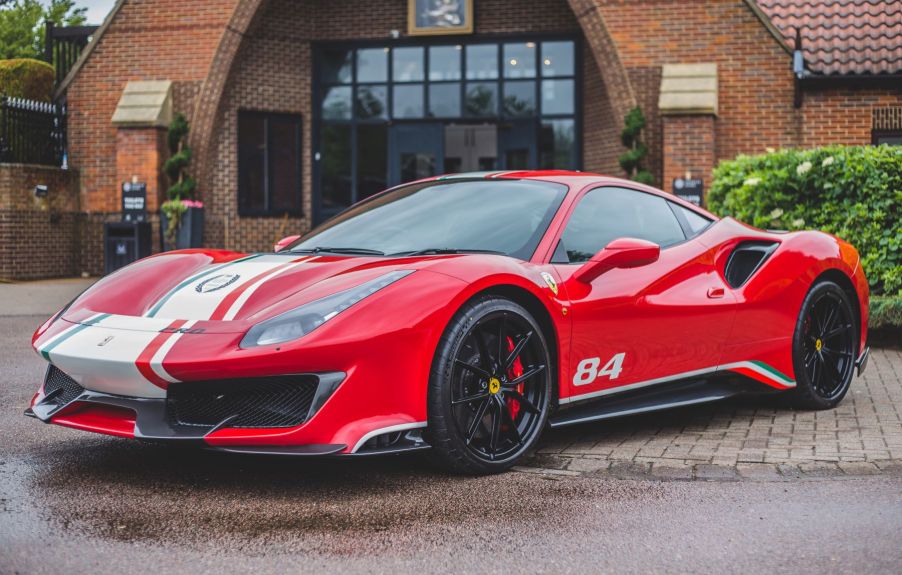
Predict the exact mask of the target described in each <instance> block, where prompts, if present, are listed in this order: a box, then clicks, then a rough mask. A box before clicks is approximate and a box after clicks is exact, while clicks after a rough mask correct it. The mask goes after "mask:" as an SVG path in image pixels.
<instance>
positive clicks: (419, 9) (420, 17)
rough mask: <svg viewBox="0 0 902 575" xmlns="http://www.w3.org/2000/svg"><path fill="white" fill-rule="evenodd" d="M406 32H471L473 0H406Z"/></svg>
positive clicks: (424, 33)
mask: <svg viewBox="0 0 902 575" xmlns="http://www.w3.org/2000/svg"><path fill="white" fill-rule="evenodd" d="M407 33H408V34H410V35H412V36H422V35H428V34H472V33H473V0H407Z"/></svg>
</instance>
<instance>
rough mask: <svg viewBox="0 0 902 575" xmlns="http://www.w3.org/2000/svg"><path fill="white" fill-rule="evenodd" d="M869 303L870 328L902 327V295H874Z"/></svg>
mask: <svg viewBox="0 0 902 575" xmlns="http://www.w3.org/2000/svg"><path fill="white" fill-rule="evenodd" d="M870 303H871V305H870V309H869V316H870V317H869V318H868V327H869V328H870V329H887V328H902V297H894V296H889V297H888V296H876V297H872V298H871V302H870Z"/></svg>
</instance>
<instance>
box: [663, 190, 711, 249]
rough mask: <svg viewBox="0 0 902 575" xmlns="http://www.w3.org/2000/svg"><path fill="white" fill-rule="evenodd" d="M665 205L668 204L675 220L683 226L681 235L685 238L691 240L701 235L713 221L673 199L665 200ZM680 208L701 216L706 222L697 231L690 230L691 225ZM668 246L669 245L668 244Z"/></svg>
mask: <svg viewBox="0 0 902 575" xmlns="http://www.w3.org/2000/svg"><path fill="white" fill-rule="evenodd" d="M667 205H668V206H670V211H672V212H673V215H674V216H676V219H677V222H679V224H680V227H681V228H683V235H685V236H686V240H691V239H692V238H697V237H698V236H700V235H702V234H703V233H705V232H706V231H708V230H709V229H710V228H711V224H713V223H714V220H712V219H711V218H709V217H708V216H706V215H705V214H700V213H698V212H697V211H695V210H692V209H689V208H687V207H686V206H683V205H681V204H678V203H676V202H674V201H673V200H667ZM680 210H686V211H688V212H692V213H693V214H695V215H697V216H698V217H700V218H702V219H703V220H706V221H707V222H708V223H707V224H705V227H703V228H702V229H700V230H698V231H697V232H694V231H692V226H691V225H690V224H689V220H688V219H687V218H686V216H685V215H684V214H683V212H681V211H680ZM673 245H679V244H673ZM668 247H670V246H668ZM662 249H666V248H662Z"/></svg>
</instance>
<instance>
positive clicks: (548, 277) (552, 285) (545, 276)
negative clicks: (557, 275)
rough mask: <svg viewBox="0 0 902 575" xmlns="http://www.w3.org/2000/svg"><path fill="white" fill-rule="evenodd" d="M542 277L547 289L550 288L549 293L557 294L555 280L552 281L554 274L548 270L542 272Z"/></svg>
mask: <svg viewBox="0 0 902 575" xmlns="http://www.w3.org/2000/svg"><path fill="white" fill-rule="evenodd" d="M542 279H543V280H545V283H546V284H548V289H550V290H551V293H553V294H554V295H557V282H556V281H554V276H552V275H551V274H550V273H548V272H542Z"/></svg>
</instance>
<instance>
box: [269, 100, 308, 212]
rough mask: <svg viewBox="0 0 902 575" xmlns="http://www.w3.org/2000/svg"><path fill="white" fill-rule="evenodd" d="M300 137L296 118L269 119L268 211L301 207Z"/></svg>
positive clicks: (298, 123) (295, 209) (297, 209)
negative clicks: (269, 171)
mask: <svg viewBox="0 0 902 575" xmlns="http://www.w3.org/2000/svg"><path fill="white" fill-rule="evenodd" d="M300 138H301V130H300V122H299V121H298V120H297V119H296V118H287V117H272V118H271V119H270V121H269V143H270V149H269V156H270V158H269V161H270V169H271V173H270V176H269V189H270V206H269V211H270V212H275V213H283V212H288V211H290V212H299V211H300V210H301V171H300V166H301V162H300V157H301V141H300Z"/></svg>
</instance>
